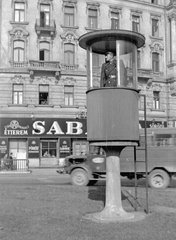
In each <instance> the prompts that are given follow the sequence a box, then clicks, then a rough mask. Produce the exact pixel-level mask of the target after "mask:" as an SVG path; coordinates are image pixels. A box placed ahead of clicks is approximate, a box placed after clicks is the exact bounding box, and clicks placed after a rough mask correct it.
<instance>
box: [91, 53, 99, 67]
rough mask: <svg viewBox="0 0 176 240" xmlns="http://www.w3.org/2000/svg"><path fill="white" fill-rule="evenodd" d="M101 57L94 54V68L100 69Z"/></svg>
mask: <svg viewBox="0 0 176 240" xmlns="http://www.w3.org/2000/svg"><path fill="white" fill-rule="evenodd" d="M99 65H100V64H99V55H98V54H96V53H93V54H92V66H93V67H99Z"/></svg>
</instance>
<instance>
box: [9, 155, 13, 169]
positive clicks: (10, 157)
mask: <svg viewBox="0 0 176 240" xmlns="http://www.w3.org/2000/svg"><path fill="white" fill-rule="evenodd" d="M9 159H10V161H9V169H10V170H13V153H12V152H11V153H10V156H9Z"/></svg>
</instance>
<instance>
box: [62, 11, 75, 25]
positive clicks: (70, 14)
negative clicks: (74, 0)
mask: <svg viewBox="0 0 176 240" xmlns="http://www.w3.org/2000/svg"><path fill="white" fill-rule="evenodd" d="M74 12H75V9H74V7H72V6H65V13H64V25H65V26H74V25H75V22H74V18H75V16H74Z"/></svg>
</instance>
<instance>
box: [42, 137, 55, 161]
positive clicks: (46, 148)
mask: <svg viewBox="0 0 176 240" xmlns="http://www.w3.org/2000/svg"><path fill="white" fill-rule="evenodd" d="M41 144H42V152H41V154H42V156H41V157H44V158H49V157H53V158H55V157H57V141H55V140H46V141H41Z"/></svg>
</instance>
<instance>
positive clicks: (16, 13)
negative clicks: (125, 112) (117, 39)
mask: <svg viewBox="0 0 176 240" xmlns="http://www.w3.org/2000/svg"><path fill="white" fill-rule="evenodd" d="M34 16H35V17H34ZM101 29H124V30H131V31H135V32H139V33H141V34H143V35H144V36H145V38H146V43H145V45H144V46H143V47H142V48H141V49H139V50H138V63H137V64H138V88H139V90H140V93H141V94H142V95H143V94H145V95H146V109H147V124H148V126H149V127H163V126H175V120H176V111H175V108H176V41H175V40H176V1H174V0H172V1H169V0H152V1H150V0H141V1H140V0H128V1H122V0H109V1H102V0H97V1H84V0H59V1H58V0H30V1H29V0H10V1H5V0H1V1H0V154H1V156H0V157H1V158H2V157H3V156H4V155H5V154H6V153H10V152H13V155H14V158H17V159H26V158H27V159H29V166H31V167H34V166H36V167H38V166H40V167H45V166H57V164H58V159H59V158H63V157H64V156H65V155H68V154H70V153H74V154H80V153H81V152H85V151H86V149H87V142H86V118H85V116H86V90H87V72H86V65H87V63H86V51H85V50H83V49H81V48H80V47H79V41H78V39H79V37H80V36H81V35H82V34H85V33H87V32H90V31H95V30H101ZM92 61H93V84H94V86H95V87H99V80H100V71H101V65H102V63H103V62H104V56H100V55H97V54H93V60H92ZM131 64H132V61H130V62H129V63H128V65H127V66H126V71H127V72H128V73H129V75H130V69H131ZM139 118H140V119H139V121H140V124H141V126H143V122H144V98H143V97H142V96H141V97H140V99H139Z"/></svg>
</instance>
